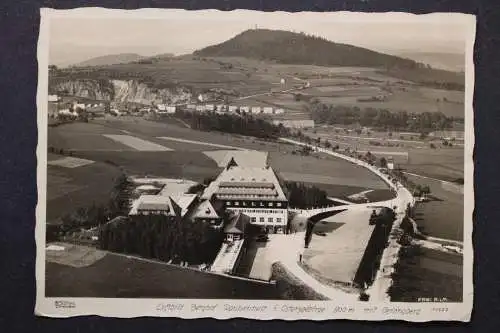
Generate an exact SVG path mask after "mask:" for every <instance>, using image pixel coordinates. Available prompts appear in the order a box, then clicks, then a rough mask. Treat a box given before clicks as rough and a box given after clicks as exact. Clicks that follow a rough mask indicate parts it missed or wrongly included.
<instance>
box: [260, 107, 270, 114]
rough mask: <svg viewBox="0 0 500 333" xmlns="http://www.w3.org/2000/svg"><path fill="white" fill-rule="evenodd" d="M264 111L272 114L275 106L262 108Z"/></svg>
mask: <svg viewBox="0 0 500 333" xmlns="http://www.w3.org/2000/svg"><path fill="white" fill-rule="evenodd" d="M262 112H263V113H265V114H272V113H273V108H272V107H265V108H263V109H262Z"/></svg>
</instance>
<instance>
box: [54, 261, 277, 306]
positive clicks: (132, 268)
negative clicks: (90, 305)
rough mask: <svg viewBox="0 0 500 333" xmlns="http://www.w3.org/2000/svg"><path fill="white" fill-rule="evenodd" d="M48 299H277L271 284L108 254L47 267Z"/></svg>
mask: <svg viewBox="0 0 500 333" xmlns="http://www.w3.org/2000/svg"><path fill="white" fill-rule="evenodd" d="M46 265H47V266H46V277H45V279H46V282H45V294H46V296H47V297H102V298H196V299H204V298H208V299H214V298H222V299H279V298H280V297H279V294H278V291H277V289H276V287H275V286H274V285H270V284H265V283H259V282H253V281H248V280H240V279H233V278H229V277H225V276H220V275H215V274H210V273H205V272H200V271H196V270H191V269H185V268H180V267H178V266H173V265H167V264H163V263H153V262H146V261H142V260H139V259H135V258H127V257H125V256H121V255H115V254H107V255H106V256H105V257H104V258H102V259H100V260H99V261H97V262H95V263H94V264H92V265H90V266H87V267H80V268H76V267H72V266H66V265H61V264H56V263H51V262H47V264H46Z"/></svg>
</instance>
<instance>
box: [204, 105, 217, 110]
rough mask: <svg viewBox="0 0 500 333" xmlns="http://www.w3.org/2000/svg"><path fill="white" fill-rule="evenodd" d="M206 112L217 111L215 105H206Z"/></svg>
mask: <svg viewBox="0 0 500 333" xmlns="http://www.w3.org/2000/svg"><path fill="white" fill-rule="evenodd" d="M205 111H215V105H213V104H207V105H205Z"/></svg>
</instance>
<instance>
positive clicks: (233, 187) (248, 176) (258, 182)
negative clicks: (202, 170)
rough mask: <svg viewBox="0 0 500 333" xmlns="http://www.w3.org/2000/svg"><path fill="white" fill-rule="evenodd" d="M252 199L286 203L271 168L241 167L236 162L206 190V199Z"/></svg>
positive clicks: (223, 171)
mask: <svg viewBox="0 0 500 333" xmlns="http://www.w3.org/2000/svg"><path fill="white" fill-rule="evenodd" d="M214 195H215V196H216V197H217V199H223V200H224V199H250V200H252V199H253V200H259V199H262V200H271V201H284V200H286V196H285V194H284V192H283V189H282V188H281V185H280V183H279V180H278V177H277V176H276V174H275V173H274V170H273V169H272V168H271V167H269V166H268V167H263V168H255V167H240V166H239V165H237V164H236V163H235V162H234V160H231V161H230V163H228V166H227V167H226V168H225V169H224V170H222V172H221V173H220V174H219V176H218V177H217V178H216V179H215V180H214V181H213V182H212V183H210V185H209V186H208V187H207V188H206V189H205V191H204V193H203V196H202V197H203V198H204V199H211V198H212V197H213V196H214Z"/></svg>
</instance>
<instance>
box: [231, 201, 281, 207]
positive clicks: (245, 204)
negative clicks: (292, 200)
mask: <svg viewBox="0 0 500 333" xmlns="http://www.w3.org/2000/svg"><path fill="white" fill-rule="evenodd" d="M231 204H232V205H233V206H240V202H239V201H234V202H231V201H226V206H231ZM247 204H248V206H251V207H265V206H266V205H265V204H264V202H259V203H258V205H257V202H255V201H252V202H249V203H247V202H246V201H242V202H241V206H244V207H246V206H247ZM282 206H283V204H282V203H281V202H272V201H270V202H268V203H267V207H282Z"/></svg>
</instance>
